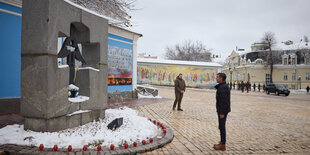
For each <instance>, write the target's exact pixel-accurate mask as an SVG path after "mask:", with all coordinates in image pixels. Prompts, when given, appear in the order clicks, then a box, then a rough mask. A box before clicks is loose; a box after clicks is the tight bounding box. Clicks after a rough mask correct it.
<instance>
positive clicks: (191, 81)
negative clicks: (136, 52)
mask: <svg viewBox="0 0 310 155" xmlns="http://www.w3.org/2000/svg"><path fill="white" fill-rule="evenodd" d="M137 69H138V70H137V72H138V77H137V83H140V84H155V85H171V86H172V85H174V79H175V78H176V76H177V75H178V74H179V73H182V74H183V79H184V80H185V82H186V86H190V87H204V86H207V87H212V86H214V85H215V84H216V80H215V78H216V73H217V70H216V68H208V67H194V66H193V67H190V66H186V67H185V66H184V67H183V66H168V65H155V64H152V65H151V64H138V68H137Z"/></svg>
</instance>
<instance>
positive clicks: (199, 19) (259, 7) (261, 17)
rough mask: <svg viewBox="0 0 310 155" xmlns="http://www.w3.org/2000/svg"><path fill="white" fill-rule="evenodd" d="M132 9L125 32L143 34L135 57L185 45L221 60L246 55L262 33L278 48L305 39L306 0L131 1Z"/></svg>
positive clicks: (309, 2) (308, 31) (308, 26)
mask: <svg viewBox="0 0 310 155" xmlns="http://www.w3.org/2000/svg"><path fill="white" fill-rule="evenodd" d="M136 7H137V8H138V9H139V10H137V11H134V12H132V13H131V15H132V22H133V27H132V28H131V30H133V31H135V32H138V33H141V34H143V37H142V38H140V39H139V40H138V53H147V54H151V55H156V56H159V57H160V58H164V53H165V48H166V46H170V47H171V46H173V45H175V44H177V43H182V42H184V41H185V40H199V41H202V42H203V43H204V44H205V45H206V47H207V48H208V49H209V48H210V49H213V51H212V53H214V54H219V55H222V56H227V55H229V54H230V53H231V51H232V50H234V49H235V48H236V46H238V47H239V48H243V49H245V50H247V51H250V46H251V44H252V43H254V42H255V41H260V39H261V38H262V36H263V34H264V32H266V31H271V32H274V33H275V35H276V39H277V42H278V45H279V48H283V47H284V45H283V44H282V45H281V42H282V41H287V40H292V41H294V42H299V40H300V39H301V38H302V37H303V36H304V35H306V36H308V37H310V0H213V1H211V0H137V2H136ZM294 47H297V44H295V45H292V46H291V47H287V48H294Z"/></svg>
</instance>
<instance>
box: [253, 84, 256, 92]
mask: <svg viewBox="0 0 310 155" xmlns="http://www.w3.org/2000/svg"><path fill="white" fill-rule="evenodd" d="M255 87H256V85H255V83H254V85H253V89H254V90H253V91H255Z"/></svg>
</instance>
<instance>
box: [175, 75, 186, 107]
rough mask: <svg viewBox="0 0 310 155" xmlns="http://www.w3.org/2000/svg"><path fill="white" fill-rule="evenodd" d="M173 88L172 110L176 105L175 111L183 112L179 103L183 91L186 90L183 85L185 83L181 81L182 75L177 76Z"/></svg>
mask: <svg viewBox="0 0 310 155" xmlns="http://www.w3.org/2000/svg"><path fill="white" fill-rule="evenodd" d="M174 88H175V100H174V104H173V107H172V110H175V107H176V105H177V104H178V109H177V110H178V111H183V109H181V102H182V98H183V94H184V92H185V89H186V85H185V81H184V80H183V75H182V73H180V74H179V75H178V76H177V78H176V80H175V82H174Z"/></svg>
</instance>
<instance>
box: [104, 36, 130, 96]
mask: <svg viewBox="0 0 310 155" xmlns="http://www.w3.org/2000/svg"><path fill="white" fill-rule="evenodd" d="M108 37H109V38H108V64H109V65H108V92H113V91H132V72H133V71H132V70H133V45H132V44H133V40H131V39H127V38H124V37H121V36H117V35H114V34H111V33H109V34H108Z"/></svg>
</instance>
